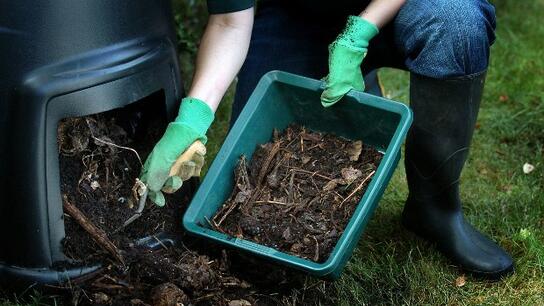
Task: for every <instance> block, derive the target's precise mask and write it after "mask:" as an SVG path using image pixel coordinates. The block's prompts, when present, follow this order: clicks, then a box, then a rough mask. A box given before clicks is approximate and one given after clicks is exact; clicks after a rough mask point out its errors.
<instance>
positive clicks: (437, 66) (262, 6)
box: [231, 0, 495, 122]
mask: <svg viewBox="0 0 544 306" xmlns="http://www.w3.org/2000/svg"><path fill="white" fill-rule="evenodd" d="M287 2H291V1H281V0H268V1H267V0H263V1H261V2H260V3H259V7H258V11H257V15H256V17H255V25H254V28H253V35H252V38H251V44H250V48H249V53H248V56H247V59H246V62H245V63H244V66H243V67H242V69H241V71H240V73H239V75H238V85H237V89H236V96H235V101H234V105H233V110H232V119H231V122H234V121H235V120H236V118H237V117H238V114H239V113H240V111H241V110H242V108H243V106H244V105H245V103H246V101H247V99H248V98H249V96H250V95H251V93H252V92H253V89H254V88H255V86H256V85H257V82H258V81H259V79H260V78H261V76H262V75H264V74H265V73H266V72H268V71H270V70H283V71H288V72H292V73H296V74H300V75H304V76H307V77H311V78H316V79H320V78H322V77H324V76H325V75H326V74H327V72H328V67H327V61H328V49H327V48H328V45H329V44H330V43H331V42H332V41H333V40H334V39H335V38H336V36H337V35H338V34H339V33H340V32H341V31H342V29H343V28H344V26H345V23H346V20H347V15H343V16H339V17H331V15H330V14H329V15H328V16H320V15H319V13H314V12H312V13H304V12H303V11H300V10H297V9H293V8H292V5H290V4H289V3H287ZM286 3H287V4H286ZM361 3H362V4H361V7H360V9H359V11H357V10H354V11H353V12H350V13H351V14H352V15H356V14H359V13H360V11H362V9H363V8H364V6H365V3H364V1H361ZM494 30H495V8H494V7H493V5H491V4H490V3H489V2H487V0H407V1H406V3H405V5H404V6H403V7H402V8H401V10H400V11H399V13H398V14H397V16H396V17H395V18H394V20H393V21H392V22H390V23H389V24H388V25H386V26H385V27H383V28H382V29H381V30H380V33H379V34H378V35H377V36H376V37H374V38H373V39H372V40H371V41H370V47H369V50H368V54H367V57H366V58H365V60H364V62H363V65H362V67H361V69H362V71H363V73H364V74H365V75H367V74H368V72H371V71H373V70H375V69H376V68H379V67H394V68H400V69H404V70H408V71H410V72H412V73H417V74H420V75H424V76H427V77H432V78H437V79H446V78H454V77H461V76H465V75H470V74H473V73H478V72H481V71H483V70H485V69H486V68H487V66H488V60H489V48H490V46H491V44H492V43H493V41H494V40H495V34H494ZM371 77H373V75H371Z"/></svg>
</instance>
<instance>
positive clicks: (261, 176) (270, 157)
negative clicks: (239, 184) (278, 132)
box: [256, 141, 281, 189]
mask: <svg viewBox="0 0 544 306" xmlns="http://www.w3.org/2000/svg"><path fill="white" fill-rule="evenodd" d="M280 145H281V141H276V142H274V144H273V145H272V148H271V149H270V151H269V152H268V155H267V156H266V159H265V160H264V162H263V164H262V165H261V171H259V177H258V178H257V188H256V189H258V187H260V186H261V185H262V183H263V179H264V177H265V176H266V174H267V173H268V168H270V163H271V162H272V160H273V159H274V156H276V154H277V153H278V151H279V150H280Z"/></svg>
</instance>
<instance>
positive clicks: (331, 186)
mask: <svg viewBox="0 0 544 306" xmlns="http://www.w3.org/2000/svg"><path fill="white" fill-rule="evenodd" d="M336 186H338V182H337V181H336V180H330V181H329V182H328V183H327V184H326V185H325V186H324V187H323V191H331V190H333V189H334V188H336Z"/></svg>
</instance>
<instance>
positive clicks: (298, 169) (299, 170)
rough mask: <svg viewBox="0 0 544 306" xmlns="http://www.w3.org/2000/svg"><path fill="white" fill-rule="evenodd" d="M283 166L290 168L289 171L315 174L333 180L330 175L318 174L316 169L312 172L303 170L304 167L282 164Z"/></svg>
mask: <svg viewBox="0 0 544 306" xmlns="http://www.w3.org/2000/svg"><path fill="white" fill-rule="evenodd" d="M284 167H286V168H288V169H290V170H291V171H296V172H301V173H306V174H311V176H317V177H320V178H324V179H326V180H329V181H332V180H333V178H330V177H328V176H326V175H323V174H319V172H318V171H314V172H312V171H308V170H304V169H300V168H296V167H290V166H284Z"/></svg>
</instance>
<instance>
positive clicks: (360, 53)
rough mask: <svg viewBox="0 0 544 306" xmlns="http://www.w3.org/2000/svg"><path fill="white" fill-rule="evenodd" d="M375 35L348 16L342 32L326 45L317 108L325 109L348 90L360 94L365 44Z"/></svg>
mask: <svg viewBox="0 0 544 306" xmlns="http://www.w3.org/2000/svg"><path fill="white" fill-rule="evenodd" d="M376 34H378V28H377V27H376V26H375V25H373V24H372V23H370V22H368V21H366V20H365V19H363V18H361V17H358V16H349V18H348V22H347V25H346V28H345V29H344V31H343V32H342V33H341V34H340V35H338V37H337V38H336V40H335V41H334V42H333V43H332V44H330V45H329V75H328V76H327V77H326V78H325V83H326V85H325V91H323V93H322V94H321V104H322V105H323V106H324V107H329V106H331V105H333V104H334V103H336V102H338V101H339V100H340V99H342V97H343V96H344V95H345V94H346V93H348V91H350V90H351V89H356V90H361V91H362V90H364V89H365V83H364V80H363V75H362V73H361V63H362V62H363V58H364V57H365V56H366V52H367V48H368V42H369V41H370V40H371V39H372V37H374V36H376Z"/></svg>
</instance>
